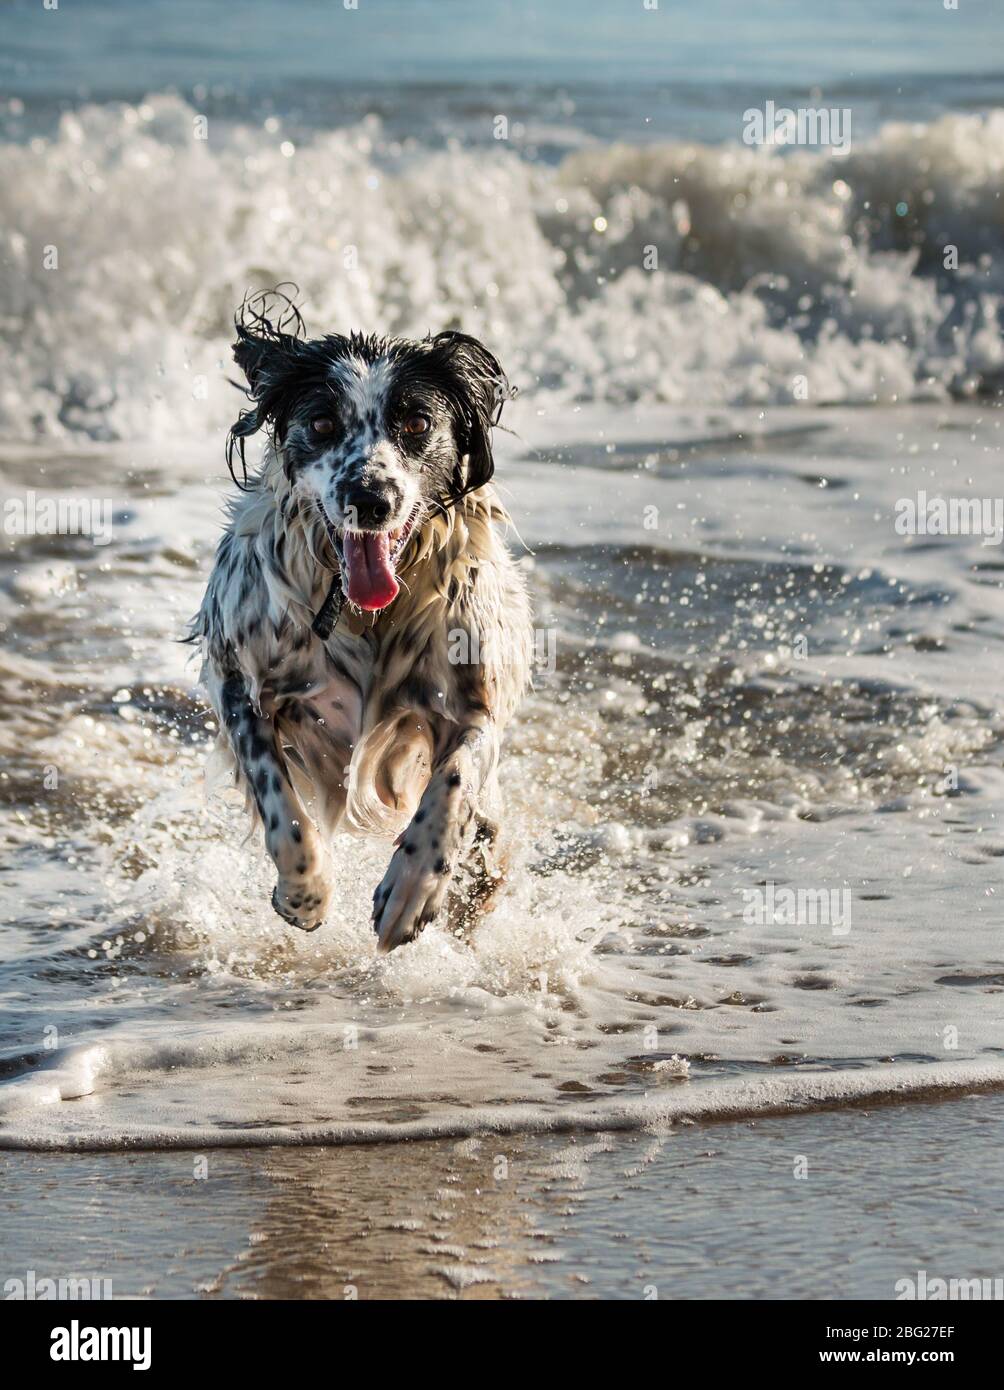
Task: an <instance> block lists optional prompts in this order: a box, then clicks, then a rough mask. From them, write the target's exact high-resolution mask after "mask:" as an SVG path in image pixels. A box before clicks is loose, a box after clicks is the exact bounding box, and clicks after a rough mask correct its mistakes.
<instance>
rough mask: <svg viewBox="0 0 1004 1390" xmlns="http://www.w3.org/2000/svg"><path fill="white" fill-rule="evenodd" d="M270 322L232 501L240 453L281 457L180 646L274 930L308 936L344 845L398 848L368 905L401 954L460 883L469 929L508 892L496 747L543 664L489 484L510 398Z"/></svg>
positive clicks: (481, 373)
mask: <svg viewBox="0 0 1004 1390" xmlns="http://www.w3.org/2000/svg"><path fill="white" fill-rule="evenodd" d="M273 303H275V300H274V299H272V298H268V297H262V296H259V297H257V298H256V299H253V300H251V301H248V302H246V303H245V305H244V306H243V307H242V310H241V311H240V312H239V313H238V316H237V342H236V344H235V345H234V357H235V359H236V361H237V363H238V364H239V366H240V367H241V369H242V370H243V372H244V374H245V375H246V377H247V381H248V396H249V398H250V400H251V402H252V404H251V408H250V409H248V410H247V411H245V412H244V413H242V415H241V416H240V418H239V419H238V421H237V423H236V424H235V425H234V426H233V428H232V430H231V432H230V438H229V442H228V461H229V463H230V466H231V472H232V473H233V474H234V478H235V481H237V475H236V472H235V471H234V461H235V459H239V460H240V462H241V463H242V464H243V459H244V453H243V441H244V439H245V438H247V437H248V436H249V435H252V434H254V433H255V432H256V431H257V430H260V429H265V430H267V432H268V439H269V443H268V447H267V449H266V452H265V457H264V462H263V465H262V467H261V469H260V471H259V472H257V473H256V474H254V475H253V476H252V478H251V479H250V481H249V480H248V475H247V472H246V470H245V471H244V475H243V476H244V481H243V483H242V484H241V487H242V491H241V492H240V494H239V495H238V496H237V497H235V498H234V499H233V500H232V502H231V503H230V505H229V518H228V524H227V527H226V530H225V532H224V534H223V538H222V540H221V541H220V544H219V548H218V550H217V554H216V560H215V563H214V566H213V570H212V573H211V575H210V578H209V584H208V587H207V589H206V594H205V598H204V599H203V602H202V607H201V608H200V610H199V613H198V614H197V616H196V618H195V619H194V620H193V623H192V629H191V640H193V641H198V642H200V643H201V645H202V649H203V656H204V667H203V681H204V684H205V686H206V689H207V690H208V692H209V697H210V699H211V701H212V704H213V706H214V708H215V710H216V713H217V716H218V718H219V723H220V746H221V748H222V749H223V750H224V751H225V753H226V755H227V756H228V757H230V758H232V760H233V764H234V770H235V775H236V777H237V780H238V782H239V784H240V785H242V786H243V787H244V788H245V789H246V791H247V793H248V801H249V807H250V806H253V807H255V808H257V815H258V817H260V820H261V823H262V826H263V828H264V835H265V844H266V847H267V849H268V852H269V854H270V856H271V858H272V860H273V861H274V863H275V866H276V869H277V870H278V883H277V884H276V888H275V892H274V893H273V896H272V904H273V906H274V908H275V910H276V911H277V912H278V913H279V915H280V916H281V917H283V918H285V920H286V921H287V922H290V923H292V924H293V925H294V926H297V927H302V928H303V929H304V930H305V931H313V930H314V929H315V928H316V927H319V926H320V925H321V923H322V922H323V921H324V918H325V915H326V913H327V912H328V909H329V905H330V901H331V893H332V884H331V881H330V873H329V870H328V866H327V863H326V842H327V841H328V839H329V838H330V836H331V835H332V834H333V833H334V831H335V830H336V829H339V828H342V829H354V830H359V831H367V832H371V833H389V834H396V835H397V840H396V844H397V848H396V849H395V852H394V854H393V857H392V859H391V861H390V865H389V867H388V869H387V872H386V873H385V875H384V877H383V881H382V882H381V883H380V885H379V887H378V888H377V890H376V892H375V894H374V898H373V903H374V910H373V923H374V928H375V930H376V933H377V940H378V949H379V950H380V951H381V952H383V951H390V950H393V948H394V947H395V946H398V945H400V944H401V943H402V942H404V941H409V940H411V939H412V938H413V937H414V936H415V935H416V934H417V933H418V932H419V931H421V929H422V927H423V926H424V925H425V924H426V923H427V922H430V921H431V920H432V919H433V917H435V916H436V914H437V913H438V912H439V911H440V909H441V908H442V906H443V904H444V901H445V900H446V896H447V889H448V887H449V886H450V884H451V880H452V878H453V875H454V872H455V871H456V870H457V869H458V868H459V867H460V866H462V865H466V867H467V868H468V869H470V870H471V871H472V872H473V873H474V879H473V882H472V883H471V885H470V890H469V892H468V894H467V896H466V898H465V899H464V901H463V903H462V904H461V903H458V904H457V906H458V908H459V907H462V910H463V912H464V913H465V914H467V913H470V912H472V911H473V910H474V909H475V908H477V907H478V906H482V907H483V906H484V904H485V903H486V901H487V900H488V898H490V896H491V892H492V890H493V886H494V883H495V882H496V881H497V879H498V877H499V876H500V869H499V864H498V858H497V853H496V848H497V847H496V838H497V833H498V820H497V816H498V810H497V797H498V787H497V781H496V769H497V764H498V757H499V740H500V736H501V732H502V729H503V727H504V726H505V724H506V722H507V720H508V719H509V718H510V717H511V715H512V714H513V712H514V710H515V708H516V705H517V703H518V702H519V700H520V698H521V696H522V694H523V693H524V691H525V689H526V687H527V684H528V681H529V672H530V658H531V644H532V630H531V620H530V610H529V604H528V600H527V596H526V592H525V589H524V585H523V581H522V577H521V575H520V573H519V571H518V570H517V568H516V566H515V564H514V563H513V560H512V558H511V557H510V555H509V552H508V550H507V549H506V547H505V545H504V543H503V540H502V538H501V535H500V527H504V526H505V525H506V524H507V522H508V518H507V517H506V514H505V512H504V511H503V509H502V507H501V505H500V504H499V501H498V499H497V497H496V495H495V491H494V489H493V487H492V485H491V478H492V474H493V470H494V463H493V459H492V443H491V432H492V427H493V425H495V424H496V423H497V421H498V416H499V412H500V410H501V403H502V401H503V400H504V399H505V398H506V395H507V394H508V388H507V383H506V380H505V377H504V375H503V372H502V369H501V367H500V366H499V364H498V362H497V361H496V360H495V358H494V357H493V356H492V354H491V353H490V352H489V351H488V350H487V349H486V348H485V347H483V346H482V344H481V343H479V342H477V341H476V340H475V339H473V338H470V337H467V336H466V335H464V334H462V333H452V332H448V333H440V334H437V335H436V336H435V337H432V338H426V339H423V340H421V341H409V340H405V339H400V338H391V339H387V338H376V337H363V336H359V335H355V334H354V335H352V336H350V337H343V336H341V335H340V334H332V335H329V336H328V337H325V338H318V339H314V340H312V341H307V340H305V338H304V337H303V324H302V320H301V319H300V316H299V314H298V312H297V311H296V310H295V309H293V308H292V306H291V305H288V303H287V305H286V307H285V309H284V310H283V311H282V313H281V314H280V315H279V317H278V318H275V317H274V315H273V317H270V316H269V313H270V305H271V304H273Z"/></svg>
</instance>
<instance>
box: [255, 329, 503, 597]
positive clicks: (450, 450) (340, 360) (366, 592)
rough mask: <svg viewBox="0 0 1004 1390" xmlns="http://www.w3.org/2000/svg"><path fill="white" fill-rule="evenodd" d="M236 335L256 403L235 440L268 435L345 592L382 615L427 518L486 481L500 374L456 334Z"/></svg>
mask: <svg viewBox="0 0 1004 1390" xmlns="http://www.w3.org/2000/svg"><path fill="white" fill-rule="evenodd" d="M238 332H239V334H240V336H239V339H238V342H237V344H236V345H235V348H234V356H235V358H236V360H237V362H238V363H239V364H240V366H241V367H242V368H243V369H244V372H245V374H246V376H247V378H248V383H249V386H250V393H251V395H252V396H253V398H254V400H255V403H256V404H255V408H254V409H253V410H251V411H248V412H247V413H246V414H245V415H243V416H242V417H241V419H240V420H239V421H238V422H237V424H236V425H235V426H234V428H233V430H232V432H231V438H232V439H240V438H243V437H244V436H245V435H247V434H251V433H253V431H254V430H256V429H258V428H260V427H261V426H262V425H268V426H269V427H270V428H271V430H272V435H273V441H274V444H275V448H276V451H277V453H278V455H279V457H280V458H281V460H282V464H283V468H284V470H285V473H286V476H287V478H288V479H289V482H290V485H291V488H292V491H293V493H294V495H295V496H296V497H297V498H298V499H299V500H300V501H301V502H302V503H303V504H305V505H306V506H307V507H316V508H317V510H318V511H319V512H320V514H321V515H322V517H323V518H324V521H325V523H326V525H327V527H328V531H329V534H330V536H331V539H332V541H333V543H334V545H335V548H336V551H337V553H338V557H339V563H340V566H341V571H342V587H343V589H344V591H345V594H346V596H347V597H348V598H349V599H350V601H351V602H353V603H354V604H356V605H357V606H358V607H359V608H362V609H366V610H367V611H371V612H375V611H377V610H379V609H382V608H385V607H386V606H387V604H388V603H390V602H391V601H392V600H393V599H394V598H395V596H396V595H397V592H398V581H397V577H396V565H397V563H398V561H399V560H400V558H401V556H402V554H403V551H404V548H405V545H406V543H407V540H408V537H409V536H410V535H411V533H412V531H413V530H414V529H415V527H416V526H418V525H420V524H421V521H422V518H423V516H425V515H427V514H428V513H429V512H430V511H431V510H432V509H433V508H436V507H440V506H447V505H449V504H450V502H452V501H455V500H457V499H458V498H459V497H460V496H462V495H463V494H464V493H465V492H468V491H471V490H473V489H474V488H476V487H480V486H481V485H482V484H483V483H485V482H487V481H488V479H489V478H490V477H491V475H492V471H493V463H492V454H491V428H492V425H493V424H494V423H495V421H496V420H497V417H498V411H499V408H500V405H501V402H502V400H503V399H504V398H505V394H506V382H505V377H504V375H503V373H502V369H501V367H500V366H499V364H498V362H497V361H496V360H495V358H494V357H493V356H492V354H491V353H490V352H488V350H487V349H486V348H485V347H483V346H482V344H480V343H479V342H477V341H476V340H475V339H473V338H468V337H466V336H465V335H463V334H459V333H441V334H439V335H438V337H436V338H432V339H426V340H423V341H421V342H414V341H409V340H407V339H381V338H372V337H359V336H355V335H354V336H352V337H350V338H344V337H341V336H338V335H333V336H331V337H327V338H321V339H316V340H314V341H311V342H304V341H303V340H302V339H300V338H295V337H291V336H289V335H287V334H284V333H279V332H273V333H271V334H269V335H261V336H259V335H257V334H253V333H250V332H248V331H246V330H244V329H242V328H241V327H239V328H238Z"/></svg>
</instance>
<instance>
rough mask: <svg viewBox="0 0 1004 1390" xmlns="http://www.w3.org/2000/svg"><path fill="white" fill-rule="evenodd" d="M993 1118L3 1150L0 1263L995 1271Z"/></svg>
mask: <svg viewBox="0 0 1004 1390" xmlns="http://www.w3.org/2000/svg"><path fill="white" fill-rule="evenodd" d="M1002 1120H1004V1096H1001V1095H987V1096H979V1097H972V1098H967V1099H963V1100H957V1101H946V1102H944V1103H942V1104H936V1105H931V1104H913V1105H910V1104H908V1105H895V1106H886V1107H878V1108H874V1109H860V1108H855V1109H844V1110H833V1111H822V1112H817V1113H810V1114H803V1115H797V1116H791V1117H788V1118H771V1119H765V1120H759V1121H756V1122H750V1121H744V1122H734V1121H732V1122H723V1123H717V1124H700V1125H686V1126H681V1127H677V1128H674V1129H672V1130H669V1131H667V1132H665V1133H663V1134H653V1133H639V1134H636V1135H632V1136H630V1137H623V1136H604V1135H594V1134H593V1135H578V1136H576V1135H566V1136H550V1137H533V1136H529V1137H519V1138H506V1139H501V1140H500V1139H497V1138H488V1139H485V1140H481V1141H478V1140H467V1141H463V1142H460V1143H457V1142H454V1141H427V1142H420V1143H409V1144H387V1145H370V1146H364V1147H351V1146H349V1147H340V1148H328V1149H319V1148H305V1149H258V1150H244V1151H242V1150H218V1151H214V1152H211V1153H208V1154H204V1155H199V1154H195V1153H184V1152H173V1153H132V1154H125V1153H119V1154H78V1155H74V1154H58V1155H57V1154H49V1155H28V1154H16V1153H8V1154H4V1155H2V1156H0V1184H2V1191H3V1197H2V1199H0V1231H2V1236H0V1251H2V1254H0V1275H2V1278H3V1280H7V1279H8V1278H11V1277H20V1278H23V1277H25V1275H26V1272H27V1271H28V1270H29V1269H34V1270H35V1272H36V1277H39V1278H40V1277H43V1276H46V1275H47V1276H50V1277H59V1276H61V1275H62V1276H68V1275H71V1274H76V1275H81V1276H85V1275H87V1276H90V1277H92V1278H106V1279H111V1281H112V1288H113V1292H114V1296H115V1297H119V1298H135V1297H144V1298H174V1299H191V1298H200V1299H206V1298H220V1299H239V1298H260V1299H281V1298H325V1299H344V1298H359V1299H382V1298H386V1299H401V1298H407V1299H442V1298H447V1299H450V1298H460V1299H470V1298H479V1299H485V1298H487V1299H498V1298H548V1299H583V1298H584V1299H595V1298H599V1299H650V1298H659V1299H674V1298H678V1299H705V1298H715V1297H723V1298H729V1299H795V1298H813V1299H848V1298H873V1299H891V1298H894V1297H895V1296H896V1292H895V1289H896V1283H897V1281H898V1280H901V1279H910V1278H912V1279H916V1278H917V1275H918V1272H919V1271H920V1270H925V1271H926V1272H927V1275H928V1278H934V1277H941V1278H976V1277H980V1278H993V1277H998V1278H999V1277H1000V1276H1001V1274H1002V1273H1004V1236H1002V1231H1004V1184H1002V1181H1001V1178H1002V1176H1004V1173H1002V1169H1004V1159H1002V1156H1001V1149H1000V1144H999V1134H1000V1126H1001V1122H1002ZM203 1164H204V1165H205V1167H203V1166H202V1165H203ZM203 1171H204V1172H205V1177H196V1176H195V1174H196V1173H197V1172H203ZM796 1172H804V1173H805V1176H804V1177H798V1176H796ZM42 1199H44V1200H42ZM40 1201H41V1208H40ZM40 1209H41V1210H44V1213H45V1219H44V1222H40V1219H39V1212H40Z"/></svg>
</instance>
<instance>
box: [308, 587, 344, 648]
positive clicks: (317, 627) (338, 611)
mask: <svg viewBox="0 0 1004 1390" xmlns="http://www.w3.org/2000/svg"><path fill="white" fill-rule="evenodd" d="M344 607H345V595H344V594H343V593H342V576H341V574H340V573H339V572H338V570H336V571H335V573H334V575H333V577H332V580H331V588H330V589H329V590H328V597H327V598H326V599H325V600H324V602H323V603H322V604H321V606H320V608H319V609H318V610H317V614H316V616H315V618H314V621H313V622H312V623H311V625H310V626H311V629H312V630H313V631H314V632H315V633H316V634H317V636H318V637H319V638H320V639H321V641H322V642H326V641H327V640H328V638H329V637H330V636H331V634H332V632H333V631H334V628H335V624H336V623H337V622H338V619H339V618H340V617H341V616H342V609H343V608H344Z"/></svg>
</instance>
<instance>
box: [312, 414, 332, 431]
mask: <svg viewBox="0 0 1004 1390" xmlns="http://www.w3.org/2000/svg"><path fill="white" fill-rule="evenodd" d="M310 428H311V429H312V430H313V431H314V433H315V434H331V433H332V431H333V430H334V428H335V422H334V420H332V418H331V416H330V415H318V416H316V417H315V418H314V419H313V420H311V422H310Z"/></svg>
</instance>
